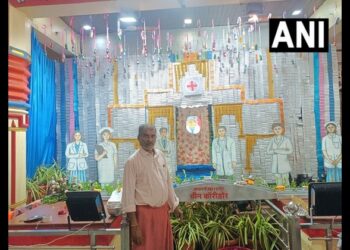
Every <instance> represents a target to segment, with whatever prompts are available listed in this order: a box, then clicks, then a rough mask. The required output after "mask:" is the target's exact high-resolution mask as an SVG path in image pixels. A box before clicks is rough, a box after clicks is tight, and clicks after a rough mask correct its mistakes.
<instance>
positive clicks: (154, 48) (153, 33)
mask: <svg viewBox="0 0 350 250" xmlns="http://www.w3.org/2000/svg"><path fill="white" fill-rule="evenodd" d="M152 40H153V54H155V53H156V30H155V29H154V30H153V31H152Z"/></svg>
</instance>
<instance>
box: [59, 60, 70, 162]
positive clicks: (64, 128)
mask: <svg viewBox="0 0 350 250" xmlns="http://www.w3.org/2000/svg"><path fill="white" fill-rule="evenodd" d="M64 80H65V70H64V64H63V63H61V64H60V92H61V93H60V94H61V95H60V97H61V98H60V103H61V105H60V113H61V116H60V117H61V119H60V121H59V122H60V130H61V149H62V150H61V166H62V168H66V155H65V153H64V152H65V150H64V149H65V148H66V144H67V141H66V136H65V135H66V133H67V125H66V124H67V120H66V115H65V114H66V105H65V101H66V93H65V92H66V91H65V87H64V85H65V84H64V83H65V81H64ZM68 139H69V138H68Z"/></svg>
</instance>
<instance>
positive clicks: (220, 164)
mask: <svg viewBox="0 0 350 250" xmlns="http://www.w3.org/2000/svg"><path fill="white" fill-rule="evenodd" d="M212 158H213V160H212V162H213V167H214V168H215V169H216V174H217V175H219V176H232V175H233V173H234V168H235V167H236V165H237V160H236V143H235V141H234V140H233V139H232V138H230V137H228V136H226V127H224V126H219V128H218V137H217V138H215V139H214V140H213V143H212Z"/></svg>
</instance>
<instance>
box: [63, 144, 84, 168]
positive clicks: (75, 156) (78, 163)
mask: <svg viewBox="0 0 350 250" xmlns="http://www.w3.org/2000/svg"><path fill="white" fill-rule="evenodd" d="M75 144H76V143H75V142H71V143H69V144H68V145H67V147H66V152H65V154H66V157H67V158H68V159H69V160H68V165H67V170H70V171H73V170H85V169H87V168H88V166H87V163H86V160H85V158H86V157H88V156H89V153H88V149H87V146H86V143H84V142H81V141H80V142H78V150H77V148H76V147H75Z"/></svg>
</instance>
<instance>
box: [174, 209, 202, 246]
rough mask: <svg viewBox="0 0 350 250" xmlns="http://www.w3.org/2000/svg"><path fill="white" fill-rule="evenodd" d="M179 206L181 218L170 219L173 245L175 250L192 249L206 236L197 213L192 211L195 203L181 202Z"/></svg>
mask: <svg viewBox="0 0 350 250" xmlns="http://www.w3.org/2000/svg"><path fill="white" fill-rule="evenodd" d="M180 206H181V207H182V208H181V209H182V211H183V219H181V220H180V219H178V218H176V219H175V218H172V219H171V224H172V227H173V235H174V241H175V247H176V249H177V250H194V249H196V246H198V245H201V244H203V242H205V241H207V240H208V238H207V237H206V235H205V232H204V227H203V224H202V223H201V221H200V219H199V217H198V214H195V212H194V211H195V210H194V208H195V207H196V206H197V204H195V203H191V204H181V205H180Z"/></svg>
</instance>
